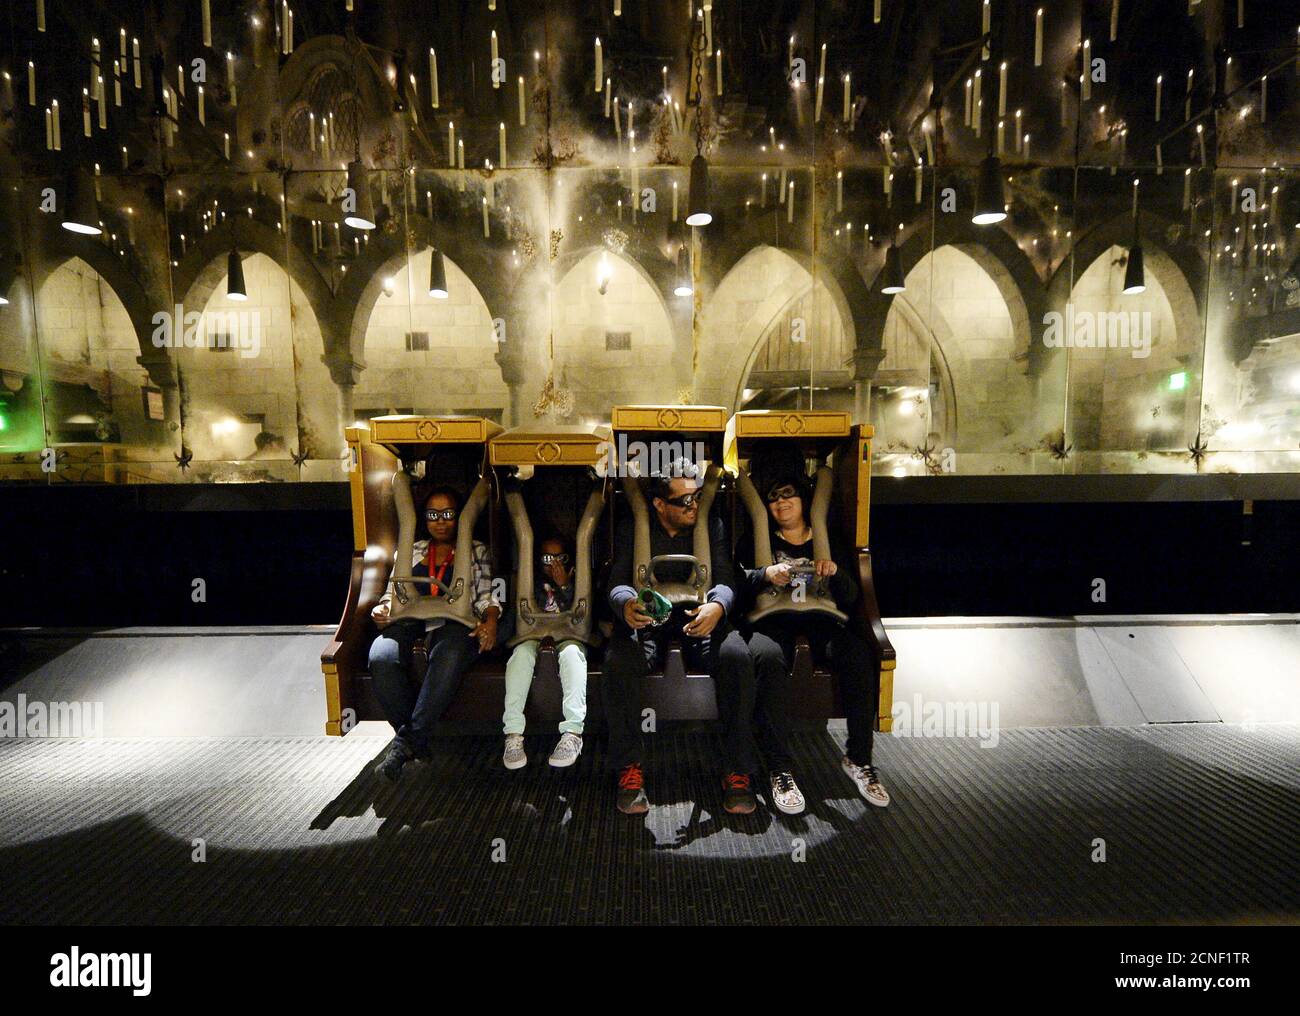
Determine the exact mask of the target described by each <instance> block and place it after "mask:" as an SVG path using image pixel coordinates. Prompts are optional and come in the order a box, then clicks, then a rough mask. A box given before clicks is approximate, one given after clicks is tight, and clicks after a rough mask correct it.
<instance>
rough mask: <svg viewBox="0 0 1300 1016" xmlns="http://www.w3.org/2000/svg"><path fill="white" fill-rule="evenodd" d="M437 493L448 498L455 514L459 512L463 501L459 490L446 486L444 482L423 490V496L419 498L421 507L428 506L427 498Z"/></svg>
mask: <svg viewBox="0 0 1300 1016" xmlns="http://www.w3.org/2000/svg"><path fill="white" fill-rule="evenodd" d="M438 494H441V495H442V496H443V497H446V498H450V499H451V503H452V507H454V508H455V509H456V514H457V515H459V514H460V510H461V508H463V507H464V502H463V501H462V499H461V496H460V491H458V490H457V489H456V488H455V487H451V486H448V485H447V484H445V483H440V484H438V485H437V486H434V487H430V488H429V489H428V490H427V491H426V492H425V494H424V497H423V498H422V499H421V500H420V507H421V509H424V508H428V507H429V500H430V499H431V498H433V497H434V496H435V495H438Z"/></svg>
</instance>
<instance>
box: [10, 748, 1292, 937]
mask: <svg viewBox="0 0 1300 1016" xmlns="http://www.w3.org/2000/svg"><path fill="white" fill-rule="evenodd" d="M842 741H843V732H842V730H837V729H834V728H832V729H831V731H829V732H828V733H825V734H821V733H817V734H804V735H800V736H799V737H798V740H797V745H796V759H797V760H798V762H799V772H798V776H799V779H800V785H801V786H802V787H803V790H804V793H805V795H806V796H807V798H808V801H809V808H808V811H807V813H806V814H805V815H803V816H800V817H797V818H789V817H786V816H781V815H778V814H776V813H774V812H772V811H769V810H766V809H764V808H763V807H762V806H761V805H760V809H759V811H758V812H757V813H756V814H754V815H752V816H748V817H743V818H740V817H734V816H728V815H725V814H723V813H722V812H721V808H720V797H721V794H720V787H719V785H718V778H719V774H718V773H717V772H716V771H715V770H716V768H717V767H716V764H715V763H714V759H715V758H716V755H715V751H714V749H715V745H714V743H713V741H712V739H711V737H710V736H709V735H704V734H688V733H661V734H659V735H657V736H655V737H654V738H652V739H650V746H649V751H648V753H647V772H648V790H649V793H650V797H651V802H652V809H651V812H650V814H649V815H648V816H646V817H645V818H644V819H634V818H629V817H627V816H623V815H619V814H617V813H616V812H615V811H614V809H613V788H612V778H611V777H609V776H608V775H607V774H605V773H604V772H603V771H600V772H598V771H596V765H597V764H598V763H600V762H601V761H603V760H602V757H601V756H602V750H601V746H599V745H592V744H589V745H588V751H587V752H586V753H585V754H584V756H583V758H582V759H581V760H580V761H579V764H578V766H577V767H575V769H574V770H571V771H569V772H568V773H563V774H562V773H557V772H555V771H553V770H550V769H549V767H547V766H546V764H545V755H546V752H547V751H549V749H550V747H551V740H550V738H544V739H543V738H529V740H528V750H529V754H530V762H529V766H528V768H526V769H524V770H521V771H519V772H516V773H510V772H506V771H505V770H504V769H502V768H501V766H500V764H499V750H500V745H499V741H498V739H496V738H457V739H453V740H448V741H444V742H442V745H441V747H440V749H439V752H438V753H437V754H436V755H435V757H434V759H433V760H432V762H431V763H428V764H417V765H415V766H413V767H412V768H411V769H409V770H408V772H407V775H406V777H405V779H404V781H403V784H402V786H401V787H400V788H399V789H397V790H395V791H394V790H388V789H381V788H380V787H379V785H378V784H377V782H376V781H375V780H374V779H373V778H372V777H371V776H370V773H369V770H370V767H371V764H372V762H373V760H374V759H375V758H376V757H377V756H378V754H379V753H380V752H381V751H382V749H383V748H384V746H385V744H386V741H385V740H383V739H380V738H375V737H361V736H357V735H354V736H352V737H349V738H344V739H341V740H339V739H328V738H318V737H289V738H230V739H160V738H141V739H121V740H103V741H90V740H85V741H79V740H53V739H51V740H7V741H0V920H3V921H4V922H5V923H85V924H95V923H224V924H231V923H244V922H249V923H300V922H303V923H306V922H311V923H354V922H365V923H374V922H436V923H476V924H478V923H484V924H507V923H531V924H577V923H602V924H614V923H661V924H705V923H708V924H769V923H783V924H784V923H801V924H802V923H819V922H834V923H891V922H909V923H914V922H925V923H931V922H933V923H1005V922H1017V923H1021V922H1130V921H1132V922H1152V921H1156V922H1205V921H1225V922H1246V921H1251V922H1253V921H1268V922H1278V921H1280V922H1297V921H1300V879H1297V877H1296V873H1297V871H1300V727H1297V726H1290V725H1278V726H1259V727H1254V728H1245V727H1234V726H1226V725H1222V724H1184V725H1176V726H1147V727H1134V728H1128V729H1116V728H1099V727H1090V728H1083V727H1079V728H1059V729H1020V730H1009V731H1004V732H1002V734H1001V737H1000V740H999V742H998V744H997V746H996V747H993V748H981V747H980V746H979V744H978V742H977V741H974V740H966V739H944V738H941V739H901V738H892V737H887V736H882V737H880V738H879V739H878V741H877V751H876V761H877V764H878V765H879V766H880V768H881V771H882V774H883V777H884V779H885V781H886V785H887V786H888V787H889V789H890V792H891V793H892V794H893V797H894V803H893V804H892V805H891V806H890V807H889V808H887V809H883V810H881V809H875V808H871V807H869V806H868V805H867V804H866V803H865V802H864V801H862V800H861V799H860V798H858V797H857V796H856V794H855V793H854V791H853V789H852V787H851V786H850V784H849V783H848V781H847V779H846V778H845V777H844V775H843V774H842V773H841V772H840V771H839V769H838V759H839V747H840V745H841V744H842ZM200 839H201V840H202V841H203V847H204V850H205V851H206V859H205V860H203V861H201V862H200V861H195V860H194V859H193V855H194V852H195V850H196V845H195V841H196V840H200ZM1097 840H1104V845H1105V856H1106V860H1105V861H1104V863H1099V862H1097V861H1094V860H1093V859H1092V857H1093V855H1094V853H1095V852H1096V849H1097V847H1096V845H1095V841H1097ZM494 852H495V855H496V857H498V858H501V857H502V856H503V857H504V859H503V860H494ZM798 858H802V859H798Z"/></svg>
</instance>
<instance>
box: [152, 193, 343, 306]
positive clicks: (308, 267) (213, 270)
mask: <svg viewBox="0 0 1300 1016" xmlns="http://www.w3.org/2000/svg"><path fill="white" fill-rule="evenodd" d="M232 249H237V250H239V252H240V253H241V254H250V253H252V254H265V255H266V256H267V257H268V258H270V259H271V260H272V261H274V262H275V263H276V264H277V265H280V266H281V267H282V268H284V270H285V272H286V273H287V274H288V275H289V277H290V278H291V279H293V281H294V282H295V283H297V285H298V286H299V287H300V288H301V289H302V292H303V295H304V296H306V298H307V301H308V303H310V304H311V309H312V312H313V313H314V314H315V315H316V319H317V321H318V322H320V323H321V325H322V331H323V330H324V328H325V323H326V322H328V321H330V320H331V319H332V317H333V315H334V294H333V293H332V292H331V290H330V287H329V284H328V283H327V282H326V281H325V279H324V278H323V277H322V276H321V274H320V272H319V271H317V269H316V266H315V264H314V263H313V261H312V259H311V256H310V255H309V254H307V252H306V251H303V250H301V249H300V248H299V247H298V246H297V245H296V244H295V243H293V242H292V241H289V240H287V239H286V238H285V236H284V234H283V233H281V232H280V231H279V230H278V229H275V228H273V227H271V226H268V225H266V224H265V223H264V222H259V221H258V220H257V219H252V218H247V217H243V216H241V217H239V220H238V222H236V221H235V220H234V218H232V217H229V216H228V217H227V218H226V221H225V222H223V223H222V224H221V225H219V226H217V227H216V228H215V229H211V230H209V231H208V232H206V233H204V234H203V235H202V237H201V238H200V239H198V240H197V241H196V242H195V243H193V244H191V245H190V246H189V248H188V249H187V250H186V253H185V257H184V258H183V259H182V260H181V263H180V264H179V265H178V266H177V267H176V268H175V269H173V272H172V280H173V290H174V292H175V293H176V295H177V297H179V299H180V302H181V305H182V306H183V307H184V308H185V310H186V312H189V311H191V310H199V309H201V308H202V307H203V306H205V305H206V304H207V302H208V300H209V299H210V298H211V296H212V294H213V292H214V291H215V289H216V287H217V286H218V285H220V284H221V282H222V280H224V279H225V277H226V255H228V254H229V253H230V251H231V250H232Z"/></svg>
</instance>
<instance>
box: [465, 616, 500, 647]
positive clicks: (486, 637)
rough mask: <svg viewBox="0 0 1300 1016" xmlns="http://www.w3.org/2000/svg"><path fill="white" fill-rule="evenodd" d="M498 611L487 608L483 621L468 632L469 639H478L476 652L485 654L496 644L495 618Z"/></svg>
mask: <svg viewBox="0 0 1300 1016" xmlns="http://www.w3.org/2000/svg"><path fill="white" fill-rule="evenodd" d="M498 616H499V613H498V611H497V610H496V609H495V608H491V607H489V608H488V612H487V614H486V615H485V616H484V618H483V620H482V621H480V622H479V623H478V624H477V625H475V626H474V630H473V631H471V632H470V637H471V638H476V639H478V651H479V652H480V653H486V652H487V651H488V650H490V649H491V648H492V647H493V646H495V645H496V644H497V617H498Z"/></svg>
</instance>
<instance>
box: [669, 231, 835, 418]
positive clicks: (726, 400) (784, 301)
mask: <svg viewBox="0 0 1300 1016" xmlns="http://www.w3.org/2000/svg"><path fill="white" fill-rule="evenodd" d="M754 274H756V275H757V279H756V280H749V279H747V278H746V277H747V276H750V275H754ZM819 282H820V283H823V284H825V285H826V287H827V290H828V291H829V293H830V295H831V298H832V302H833V305H834V306H835V308H836V310H837V312H838V313H839V314H840V316H841V321H842V322H843V323H844V326H845V333H846V341H847V342H848V344H849V347H850V348H853V346H854V345H856V344H857V343H858V333H857V332H856V328H855V326H854V323H853V322H854V318H853V314H852V312H851V308H850V305H849V302H848V300H847V299H846V298H845V295H844V292H843V290H841V289H840V288H839V285H838V280H837V276H836V275H835V273H833V272H830V271H825V270H822V266H821V265H820V263H819V262H818V261H816V260H815V259H813V258H812V257H811V256H809V255H807V254H804V253H802V252H800V251H791V250H788V249H786V248H784V247H773V246H771V245H768V244H760V245H758V246H756V247H754V248H752V249H751V250H750V251H749V253H748V254H746V255H745V256H744V257H742V258H741V259H740V260H739V261H737V262H736V263H735V264H734V265H732V267H731V269H730V271H728V272H727V273H726V275H725V276H724V277H723V278H722V280H721V281H720V282H719V283H718V284H717V286H716V287H715V288H714V290H713V292H712V293H711V294H710V295H709V298H708V300H707V301H706V302H705V303H704V308H703V312H702V314H701V316H700V321H699V323H698V328H699V330H700V335H701V339H700V357H699V371H698V373H697V375H696V377H695V398H696V399H697V400H698V401H700V402H705V403H710V404H717V405H722V406H726V407H727V408H728V409H734V408H735V406H736V405H737V404H738V403H739V401H740V396H741V391H742V389H743V387H744V381H745V377H746V375H747V373H748V370H749V368H750V365H751V364H752V363H753V359H754V357H755V356H756V355H757V352H758V343H759V341H760V340H761V339H762V337H763V336H764V334H765V333H766V331H767V326H768V325H769V324H770V323H771V322H772V321H773V319H774V318H775V317H776V316H777V315H778V314H780V313H781V312H782V310H783V309H784V308H785V307H786V306H788V305H789V303H790V302H791V301H792V300H794V299H796V298H798V297H799V296H801V295H803V294H804V293H805V292H807V291H808V290H809V289H810V288H811V287H813V286H814V285H816V284H817V283H819ZM747 290H748V291H747ZM747 296H748V297H749V298H748V299H747V298H746V297H747ZM810 341H816V339H815V336H811V337H810Z"/></svg>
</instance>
